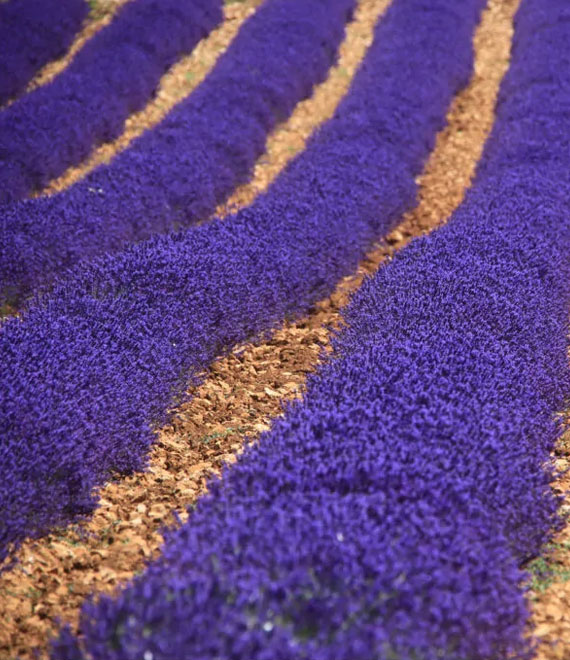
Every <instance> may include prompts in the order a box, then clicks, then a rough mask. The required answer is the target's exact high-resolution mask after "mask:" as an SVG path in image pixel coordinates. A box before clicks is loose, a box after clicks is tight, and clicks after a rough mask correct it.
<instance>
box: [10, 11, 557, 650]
mask: <svg viewBox="0 0 570 660" xmlns="http://www.w3.org/2000/svg"><path fill="white" fill-rule="evenodd" d="M256 4H259V3H258V2H253V1H249V2H245V3H240V4H235V5H228V6H227V7H226V11H227V14H226V16H227V18H228V21H226V23H228V22H231V21H241V20H243V18H244V17H245V16H246V15H247V14H248V12H250V11H252V10H253V7H254V5H256ZM386 4H387V0H386V1H382V0H362V2H361V4H360V9H359V12H358V15H357V20H356V21H355V22H354V23H353V24H352V25H351V26H350V28H349V32H348V34H347V39H346V41H345V44H344V45H343V49H342V52H341V58H340V61H339V63H338V66H337V67H336V68H335V69H334V70H333V71H332V72H331V75H330V76H329V79H328V80H327V81H326V82H325V83H324V84H323V85H322V86H320V88H319V89H318V90H316V93H315V95H314V96H313V97H312V98H311V99H309V100H308V101H306V102H303V103H302V104H299V106H298V108H297V110H296V111H295V113H294V115H293V116H292V117H291V119H290V121H289V122H287V123H286V124H285V125H283V126H281V127H279V128H278V130H277V131H276V132H275V133H274V135H273V136H271V138H270V140H269V143H268V149H267V153H266V154H265V155H264V156H263V157H262V158H261V159H260V161H259V162H258V164H257V167H256V170H255V174H254V177H253V179H252V181H251V182H250V183H249V184H247V185H246V186H242V187H241V188H240V189H239V190H238V191H236V193H235V194H234V195H233V196H232V198H231V199H230V200H229V202H228V203H227V204H226V205H224V206H223V207H220V209H219V212H220V213H225V212H226V211H227V210H228V209H230V210H231V209H232V208H235V206H240V205H244V204H246V203H249V202H250V201H251V200H252V199H253V198H254V197H255V195H256V194H258V193H259V192H260V191H261V190H263V189H264V188H265V187H266V186H267V185H268V183H269V182H270V181H271V180H272V179H273V178H274V177H275V176H276V175H277V174H278V172H279V171H280V170H281V169H282V167H283V166H284V165H285V164H286V162H287V161H288V160H289V159H290V158H291V157H292V156H293V155H294V154H295V153H297V151H299V150H300V149H302V148H303V145H304V142H305V140H306V139H307V137H308V136H309V135H310V134H311V132H312V131H313V130H314V129H315V127H316V126H317V125H318V124H319V123H320V122H321V121H323V120H324V119H326V118H327V117H328V116H330V114H332V112H333V111H334V108H335V107H336V105H337V103H338V100H339V99H340V98H341V97H342V95H343V94H344V93H345V91H346V89H347V87H348V84H349V82H350V79H351V77H352V75H353V72H354V69H355V68H356V66H357V64H358V62H359V61H360V59H361V58H362V56H363V54H364V51H365V49H366V47H367V46H368V44H369V43H370V39H371V34H372V26H373V23H374V20H375V18H376V16H377V15H378V13H379V12H380V11H382V10H383V9H384V8H385V5H386ZM517 4H518V1H517V0H491V2H490V6H489V9H488V10H487V11H486V12H485V14H484V18H483V21H482V23H481V26H480V27H479V29H478V31H477V35H476V39H475V50H476V63H475V74H474V76H473V79H472V81H471V83H470V85H469V86H468V87H467V88H466V89H465V90H464V91H463V92H462V93H461V94H459V95H458V97H457V98H456V99H455V101H454V103H453V105H452V107H451V108H450V111H449V113H448V126H447V128H446V129H444V130H443V131H442V133H441V134H440V135H439V137H438V140H437V144H436V147H435V149H434V152H433V154H432V156H431V157H430V160H429V162H428V163H427V165H426V168H425V171H424V173H423V174H422V175H421V176H420V177H419V183H420V201H419V204H418V206H417V208H416V209H415V210H414V211H413V212H411V213H409V214H407V215H406V217H405V218H404V219H403V222H402V223H401V224H400V225H399V227H398V228H397V229H396V230H395V231H393V232H392V234H391V235H390V236H389V237H388V239H387V241H386V242H385V243H382V244H380V245H378V246H377V247H376V249H374V250H372V251H371V253H370V254H369V255H368V257H367V258H366V259H365V260H364V261H363V262H362V264H361V265H360V268H359V270H358V272H357V273H356V274H355V275H354V276H352V277H348V278H345V280H344V281H343V282H342V283H341V284H340V285H339V287H338V288H337V290H336V292H335V293H334V294H333V295H332V296H331V297H330V298H328V299H327V300H323V301H321V302H320V303H319V304H317V305H316V306H315V309H314V310H313V312H312V313H311V314H310V315H309V316H307V317H306V318H303V319H301V320H299V321H298V322H296V323H291V324H286V325H285V326H284V327H283V328H281V329H280V330H278V331H276V332H275V333H273V334H272V336H271V337H269V338H267V339H266V340H264V341H259V342H258V343H256V344H247V345H243V346H240V347H238V348H236V349H235V350H234V351H232V353H231V354H230V355H228V356H226V357H224V358H222V359H220V360H218V361H217V362H216V363H215V364H214V365H213V367H212V369H211V371H210V372H209V373H208V374H205V375H204V381H203V383H202V384H201V385H200V386H199V387H197V388H195V389H193V390H192V391H191V392H190V396H191V400H190V401H189V402H188V403H186V404H184V405H183V406H181V407H180V408H178V409H177V410H176V411H174V413H173V416H172V420H171V423H170V424H169V425H168V426H166V427H164V428H163V429H161V430H160V433H159V438H158V441H157V443H156V445H155V447H154V450H153V452H152V456H151V458H150V469H149V471H148V472H146V473H144V474H137V475H133V476H131V477H128V478H126V479H121V480H117V481H115V482H112V483H110V484H108V485H107V486H106V487H105V488H103V489H102V491H101V500H100V506H99V508H98V509H97V511H96V512H95V514H94V516H93V518H92V519H91V520H90V521H89V522H86V523H85V524H82V525H77V526H75V527H73V528H71V529H65V530H62V531H61V533H60V534H52V535H50V536H49V537H47V538H45V539H41V540H40V541H38V542H35V543H28V544H26V545H25V546H24V547H23V548H22V549H21V551H20V552H19V553H18V558H19V560H20V563H19V565H18V566H17V567H16V568H15V569H13V570H12V571H10V572H7V573H6V574H5V575H4V576H2V577H0V594H2V601H1V603H0V620H4V621H5V622H6V627H5V629H4V630H2V632H1V633H0V657H7V658H11V657H18V658H21V659H27V658H31V657H32V652H31V649H32V648H33V647H36V648H37V649H38V650H40V651H45V648H46V643H47V638H48V636H50V635H51V634H53V633H54V631H55V630H56V629H57V625H56V621H55V619H56V617H61V618H62V619H63V620H66V621H70V622H71V623H72V625H75V624H76V621H77V613H78V610H79V607H80V604H81V602H82V600H83V598H84V597H85V596H86V595H87V594H89V593H92V592H109V591H112V590H113V589H114V588H116V587H117V585H119V584H120V582H121V581H123V580H126V579H128V578H130V577H131V576H132V575H133V574H135V573H136V572H138V571H140V570H141V569H142V568H143V567H144V563H145V561H147V560H148V559H150V558H152V557H154V556H156V555H157V553H158V549H159V546H160V543H161V540H162V537H161V535H160V529H161V528H162V527H163V526H164V525H166V524H174V518H173V516H172V512H173V511H177V512H178V513H179V514H180V516H181V517H182V519H184V518H185V517H186V515H187V514H186V513H185V512H186V508H187V507H188V506H190V505H192V503H193V502H194V501H195V500H196V498H197V497H198V496H199V495H200V494H202V493H203V492H204V491H205V489H206V485H207V479H208V477H209V475H211V474H212V473H216V472H219V470H220V469H221V468H222V467H223V465H224V463H231V462H233V461H235V460H236V455H237V454H239V453H240V451H241V450H242V448H243V444H244V442H245V443H247V442H255V441H256V437H257V436H258V435H259V433H260V432H261V431H263V430H265V429H267V428H268V427H269V424H270V423H271V419H272V418H273V417H275V416H277V415H279V414H280V413H281V411H282V405H283V402H284V401H286V400H288V399H290V398H292V397H295V396H299V394H300V393H301V392H302V390H303V386H304V382H305V380H306V376H307V374H308V373H309V372H311V371H312V370H314V368H315V366H316V365H317V363H318V361H319V357H320V356H321V355H322V354H323V351H325V352H326V350H327V348H328V345H329V339H330V330H331V329H332V328H335V327H338V325H339V323H340V310H341V308H342V306H343V305H344V304H345V303H346V301H347V299H348V297H349V295H350V293H352V292H353V291H354V290H356V288H357V287H358V286H359V284H360V283H361V281H362V279H363V277H365V276H366V275H367V274H371V273H373V272H374V271H375V270H376V269H377V268H378V267H379V266H380V265H381V264H382V263H383V262H384V261H385V260H386V259H388V258H389V257H390V255H391V254H393V252H394V251H395V250H398V249H400V248H401V247H403V246H404V245H405V244H406V243H408V242H409V241H410V240H411V239H412V238H413V237H415V236H418V235H421V234H422V233H425V232H427V231H430V230H432V229H433V228H434V227H436V226H437V225H438V224H439V223H440V222H441V221H442V220H443V219H445V218H447V217H448V216H449V214H450V213H451V212H452V211H453V210H454V208H456V206H457V205H458V204H459V203H460V201H461V199H462V197H463V194H464V191H465V188H466V187H467V186H468V185H469V182H470V180H471V177H472V174H473V172H474V168H475V165H476V163H477V160H478V158H479V156H480V153H481V150H482V147H483V144H484V140H485V138H486V136H487V134H488V132H489V130H490V127H491V124H492V120H493V106H494V101H495V97H496V93H497V89H498V85H499V82H500V80H501V78H502V75H503V74H504V72H505V70H506V67H507V65H508V57H509V47H510V39H511V36H512V16H513V13H514V11H515V9H516V5H517ZM233 11H235V12H237V13H236V14H233ZM238 14H239V16H238ZM232 16H234V17H233V18H232ZM236 16H238V17H237V18H236ZM234 27H235V26H234ZM219 30H220V31H222V32H223V31H224V30H227V31H226V32H223V33H224V34H225V35H226V36H225V38H224V39H222V38H220V39H217V38H215V39H213V40H212V41H211V42H209V43H210V45H209V46H207V43H208V40H204V42H202V44H201V45H200V46H199V48H201V49H202V50H201V52H202V55H201V58H202V59H203V60H205V61H207V62H211V63H213V61H215V58H216V57H217V55H218V54H219V52H220V50H222V49H223V48H224V47H225V46H226V45H227V43H229V40H230V39H231V37H229V38H228V35H229V34H230V33H231V31H230V29H229V28H228V27H227V25H226V24H224V26H222V27H221V28H219ZM233 34H235V30H234V32H233ZM206 47H207V49H206ZM210 48H211V50H209V49H210ZM205 49H206V50H205ZM191 57H192V56H191ZM183 78H184V76H183ZM187 92H188V88H186V93H187ZM311 103H312V104H313V105H311ZM152 123H153V122H152V121H150V120H149V123H148V124H147V125H151V124H152ZM127 130H128V129H127ZM121 144H122V143H121V142H120V140H119V141H118V142H117V143H114V145H111V152H109V153H110V154H111V155H112V153H114V152H115V151H116V150H118V149H121V148H124V146H121ZM115 147H116V148H115ZM113 149H115V151H113ZM109 157H110V155H109ZM87 167H89V165H87ZM82 175H83V174H79V176H82ZM68 183H69V181H68ZM569 448H570V442H566V443H564V442H561V443H560V448H559V453H560V457H559V458H558V460H559V466H560V467H561V468H562V467H564V465H566V466H567V465H569V464H570V461H569V460H568V458H569V454H570V449H569ZM562 461H566V463H563V462H562ZM568 483H569V482H568V477H565V478H564V479H561V480H560V482H559V483H558V484H556V487H557V488H558V489H560V490H563V489H566V488H567V487H568ZM565 544H569V545H568V548H566V546H565ZM569 548H570V528H567V529H566V530H563V531H562V532H561V534H560V536H559V538H557V539H555V543H554V544H553V545H552V547H551V550H550V554H548V555H547V556H546V557H545V558H543V559H542V560H540V561H543V562H544V565H545V566H546V568H544V566H543V565H542V564H539V565H538V568H537V567H536V566H534V565H533V567H532V571H533V574H534V575H535V578H534V579H533V582H532V584H531V586H532V592H531V594H530V595H531V599H534V600H532V603H533V623H534V624H536V625H537V628H536V633H537V634H539V635H541V636H544V642H545V643H543V644H542V645H541V646H540V648H539V655H538V657H539V658H540V659H541V660H550V659H551V658H558V659H560V658H562V659H564V658H570V652H568V651H567V650H566V651H565V650H564V643H563V641H561V640H563V639H564V637H563V635H564V634H568V633H569V632H570V624H569V622H570V619H569V618H568V612H569V609H568V602H569V601H568V599H569V598H570V582H569V583H564V582H562V581H560V579H559V578H561V577H564V575H565V571H568V573H569V575H570V549H569ZM564 653H567V655H564Z"/></svg>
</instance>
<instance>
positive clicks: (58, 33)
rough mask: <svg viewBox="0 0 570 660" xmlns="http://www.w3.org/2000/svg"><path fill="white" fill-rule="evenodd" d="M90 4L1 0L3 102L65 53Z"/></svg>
mask: <svg viewBox="0 0 570 660" xmlns="http://www.w3.org/2000/svg"><path fill="white" fill-rule="evenodd" d="M88 9H89V7H88V4H87V2H85V0H10V1H9V2H3V3H0V105H1V104H2V103H5V102H6V101H8V100H9V99H11V98H13V97H14V96H16V95H17V94H19V93H20V92H21V91H23V89H24V88H25V86H26V85H27V84H28V83H29V82H30V80H31V79H32V77H33V75H34V74H35V73H36V72H37V71H38V70H39V69H40V68H41V67H42V66H44V64H47V63H48V62H49V61H50V60H52V59H55V58H57V57H59V56H61V55H63V54H64V53H65V51H66V50H67V48H68V46H69V45H70V44H71V42H72V40H73V36H74V35H75V33H76V32H77V31H78V30H79V28H80V27H81V22H82V21H83V19H84V18H85V16H86V15H87V11H88Z"/></svg>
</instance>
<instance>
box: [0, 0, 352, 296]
mask: <svg viewBox="0 0 570 660" xmlns="http://www.w3.org/2000/svg"><path fill="white" fill-rule="evenodd" d="M139 1H140V0H139ZM145 1H146V0H145ZM177 1H178V0H177ZM353 8H354V0H332V1H329V0H306V1H304V2H303V1H301V0H292V1H289V0H268V2H266V3H265V4H264V5H262V7H261V8H260V9H258V10H257V12H256V13H255V14H254V15H253V16H252V17H250V18H249V19H248V20H247V21H246V23H245V24H244V25H243V27H242V29H241V30H240V32H239V34H238V35H237V37H236V38H235V40H234V41H233V42H232V43H231V44H230V46H229V48H228V49H227V51H226V52H225V53H224V54H223V55H222V56H221V57H220V59H219V61H218V62H217V64H216V66H215V67H214V69H213V71H212V72H211V73H210V75H209V76H208V77H207V78H206V80H205V81H204V82H203V83H202V84H201V85H200V86H199V87H198V88H197V89H196V90H195V91H194V93H192V94H191V95H190V96H189V97H188V98H187V99H186V100H185V101H183V102H182V103H181V104H179V105H178V107H177V108H175V109H174V110H173V111H171V112H170V113H169V114H168V115H167V117H166V118H165V119H164V120H163V121H162V122H161V123H160V124H159V125H158V126H156V127H154V128H153V129H150V130H149V131H147V132H146V133H145V134H144V135H143V136H142V137H140V138H139V139H137V140H135V141H134V142H133V144H132V145H131V146H130V147H129V148H128V149H127V150H126V151H124V152H123V153H121V154H120V155H118V156H117V157H116V158H115V159H114V160H113V161H112V162H111V164H110V165H105V166H101V167H99V168H98V169H96V170H95V171H94V172H92V173H91V174H90V175H89V176H87V177H86V178H85V179H84V180H83V181H81V182H79V183H77V184H75V185H74V186H72V187H71V188H70V189H69V190H66V191H64V192H62V193H60V194H58V195H55V196H53V197H43V198H39V199H32V200H27V201H24V202H20V203H18V204H15V205H12V206H11V207H9V208H5V209H3V210H1V211H0V254H2V259H1V260H0V300H4V301H5V300H7V299H8V300H10V301H12V302H17V301H19V300H21V296H22V294H24V293H26V292H29V291H30V290H32V289H33V288H35V287H38V286H39V285H45V284H46V282H47V281H49V280H50V279H52V278H53V276H54V275H57V274H58V273H60V272H61V271H63V270H65V269H66V268H68V267H70V266H72V265H74V264H76V263H77V262H78V261H81V260H85V259H89V258H92V257H94V256H96V255H99V254H103V253H105V252H111V251H116V250H117V249H119V248H121V247H124V246H125V244H127V243H128V242H129V241H138V240H141V239H144V238H148V237H149V236H151V235H152V234H154V233H159V232H167V231H169V230H172V229H175V228H177V227H178V228H180V227H181V226H188V225H190V224H192V223H194V222H196V221H197V220H200V219H205V218H206V217H207V216H208V215H209V214H211V213H213V212H214V210H215V208H216V205H217V204H218V203H219V202H222V201H223V200H224V199H225V198H226V196H227V195H229V194H230V193H231V192H232V191H233V190H234V188H235V187H236V186H237V185H238V184H240V183H244V182H245V181H246V180H247V179H248V177H249V176H250V174H251V171H252V169H253V166H254V164H255V161H256V159H257V158H258V157H259V156H260V155H261V154H262V153H263V150H264V148H265V141H266V138H267V134H268V133H269V131H271V130H272V129H273V128H274V127H275V125H276V124H277V123H278V122H279V121H282V120H284V119H286V118H287V117H288V116H289V114H290V113H291V112H292V111H293V108H294V107H295V104H296V103H298V102H299V101H300V100H302V99H303V98H305V97H307V96H309V95H310V94H311V91H312V89H313V86H314V85H315V84H316V83H318V82H320V81H321V80H323V79H324V78H325V76H326V74H327V72H328V70H329V67H330V65H331V64H332V62H333V61H334V58H335V56H336V54H337V51H338V46H339V44H340V42H341V40H342V37H343V34H344V26H345V23H346V20H347V19H348V18H349V17H350V14H351V12H352V10H353ZM147 29H150V26H148V27H147ZM135 78H136V77H135Z"/></svg>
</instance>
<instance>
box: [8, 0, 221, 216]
mask: <svg viewBox="0 0 570 660" xmlns="http://www.w3.org/2000/svg"><path fill="white" fill-rule="evenodd" d="M221 19H222V2H221V0H131V2H129V3H127V4H126V5H125V6H124V7H123V8H122V9H121V10H119V12H118V13H117V16H116V17H115V18H114V20H113V21H112V22H111V24H110V25H109V26H108V27H106V28H104V29H103V30H101V31H100V32H98V33H97V34H96V35H95V36H94V37H93V38H92V39H91V40H90V41H89V42H88V43H87V44H86V45H85V46H84V47H83V48H82V49H81V51H80V52H79V53H78V54H77V56H76V57H75V58H74V60H73V61H72V62H71V64H70V65H69V66H68V67H67V68H66V69H65V71H63V73H61V74H60V75H59V76H57V77H56V78H55V79H54V80H53V81H52V82H50V83H49V84H47V85H43V86H42V87H40V88H38V89H37V90H35V91H34V92H32V93H30V94H28V95H27V96H25V97H23V98H21V99H20V100H19V101H17V102H16V103H14V104H13V105H12V106H10V107H9V108H8V109H7V110H5V111H4V112H3V113H0V203H6V202H13V201H15V200H17V199H20V198H22V197H25V196H26V195H28V194H29V193H30V192H32V191H34V190H36V189H38V188H41V187H43V186H45V185H46V184H47V183H48V181H50V179H52V178H54V177H56V176H58V175H59V174H61V173H62V172H64V171H65V169H66V168H68V167H70V166H71V165H76V164H77V163H79V162H81V160H83V159H84V158H86V157H87V156H88V155H89V153H90V152H91V150H92V149H93V147H94V146H96V145H98V144H100V143H102V142H107V141H110V140H114V139H115V138H116V137H118V136H119V135H120V133H121V131H122V129H123V125H124V122H125V119H126V118H127V117H128V116H129V114H131V113H132V112H135V111H136V110H139V109H140V108H142V107H143V105H144V104H145V103H146V102H147V101H148V100H149V98H150V97H151V96H152V95H153V94H154V92H155V91H156V88H157V85H158V83H159V81H160V77H161V76H162V74H163V73H164V72H165V71H166V69H168V67H169V66H170V65H171V64H173V63H174V62H175V61H176V59H177V58H178V57H180V55H182V54H183V53H188V52H190V51H191V50H192V48H194V46H195V45H196V44H197V43H198V41H199V40H200V39H201V38H202V37H204V36H206V35H207V34H208V32H209V31H210V30H211V29H212V28H214V27H215V26H216V25H217V24H218V23H219V22H220V20H221Z"/></svg>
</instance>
